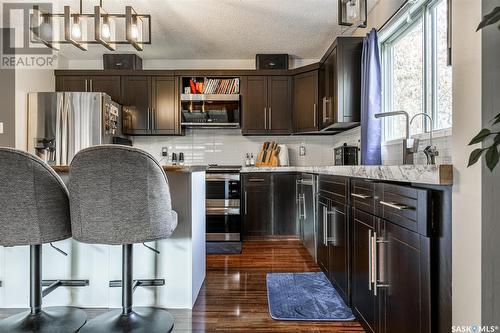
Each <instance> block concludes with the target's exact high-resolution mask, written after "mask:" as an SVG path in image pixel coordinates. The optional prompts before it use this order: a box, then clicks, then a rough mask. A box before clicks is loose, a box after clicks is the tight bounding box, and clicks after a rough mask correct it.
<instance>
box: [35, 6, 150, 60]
mask: <svg viewBox="0 0 500 333" xmlns="http://www.w3.org/2000/svg"><path fill="white" fill-rule="evenodd" d="M30 19H31V22H30V27H31V31H32V35H31V42H32V43H41V44H44V45H46V46H47V47H50V48H53V49H57V48H56V46H55V45H57V44H72V45H74V46H75V47H77V48H79V49H80V50H83V51H86V50H87V45H88V44H100V45H102V46H104V47H106V48H107V49H108V50H110V51H115V50H116V45H117V44H124V45H132V46H133V47H134V48H135V49H136V50H138V51H142V50H143V49H144V45H146V44H151V15H148V14H138V13H137V12H136V11H135V10H134V8H132V6H125V14H115V13H107V12H106V11H105V10H104V9H103V5H102V0H100V1H99V6H94V12H93V13H92V14H87V13H84V12H83V3H82V0H80V11H79V12H73V11H72V10H71V8H70V6H64V13H62V14H59V13H48V12H42V11H41V10H40V8H39V5H34V6H33V13H32V14H31V16H30ZM61 20H62V21H63V22H62V23H63V25H62V26H63V27H64V31H63V34H62V37H61V36H59V33H58V31H54V29H53V27H54V26H58V24H59V23H60V21H61ZM92 20H93V21H94V22H91V21H92ZM58 21H59V22H58ZM91 23H93V26H94V36H93V37H94V38H93V39H91V38H89V37H88V36H87V26H91V25H90V24H91ZM123 28H125V31H123V32H122V31H120V30H121V29H123ZM116 36H121V37H120V38H116ZM123 37H125V39H122V38H123Z"/></svg>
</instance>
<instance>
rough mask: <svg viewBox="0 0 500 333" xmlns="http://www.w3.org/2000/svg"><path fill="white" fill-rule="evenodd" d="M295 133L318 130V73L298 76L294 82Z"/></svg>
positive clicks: (312, 72) (313, 72)
mask: <svg viewBox="0 0 500 333" xmlns="http://www.w3.org/2000/svg"><path fill="white" fill-rule="evenodd" d="M293 119H294V131H295V132H299V133H300V132H316V131H317V130H318V126H319V124H318V71H317V70H316V71H311V72H307V73H303V74H299V75H296V76H295V77H294V80H293Z"/></svg>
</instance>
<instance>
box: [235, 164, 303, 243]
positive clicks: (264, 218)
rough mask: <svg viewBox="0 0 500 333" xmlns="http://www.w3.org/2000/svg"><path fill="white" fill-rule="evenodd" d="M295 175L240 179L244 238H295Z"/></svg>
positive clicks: (245, 177) (259, 176) (258, 174)
mask: <svg viewBox="0 0 500 333" xmlns="http://www.w3.org/2000/svg"><path fill="white" fill-rule="evenodd" d="M296 179H297V175H296V174H295V173H274V174H270V173H248V174H243V176H242V200H243V235H244V236H246V237H262V236H297V235H298V234H299V226H298V223H297V219H296V216H295V212H296V201H295V199H296V194H295V191H296V188H295V182H296Z"/></svg>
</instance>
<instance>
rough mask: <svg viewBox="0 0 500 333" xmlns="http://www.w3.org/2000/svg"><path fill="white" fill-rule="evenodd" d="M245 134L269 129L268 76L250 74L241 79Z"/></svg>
mask: <svg viewBox="0 0 500 333" xmlns="http://www.w3.org/2000/svg"><path fill="white" fill-rule="evenodd" d="M241 85H242V86H241V91H242V93H243V97H242V98H243V110H242V113H243V114H242V116H243V123H242V133H243V134H265V133H266V131H267V76H248V77H245V78H243V80H242V81H241Z"/></svg>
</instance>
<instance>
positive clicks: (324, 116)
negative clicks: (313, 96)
mask: <svg viewBox="0 0 500 333" xmlns="http://www.w3.org/2000/svg"><path fill="white" fill-rule="evenodd" d="M326 103H327V101H326V97H323V123H325V122H326Z"/></svg>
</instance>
